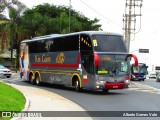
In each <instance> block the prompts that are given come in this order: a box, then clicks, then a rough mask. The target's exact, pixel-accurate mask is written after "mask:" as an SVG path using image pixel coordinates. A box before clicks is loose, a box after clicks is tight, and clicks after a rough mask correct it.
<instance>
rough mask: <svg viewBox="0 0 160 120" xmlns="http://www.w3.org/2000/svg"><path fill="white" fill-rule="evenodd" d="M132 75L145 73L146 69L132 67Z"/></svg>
mask: <svg viewBox="0 0 160 120" xmlns="http://www.w3.org/2000/svg"><path fill="white" fill-rule="evenodd" d="M133 73H147V67H141V66H137V67H136V66H134V67H133Z"/></svg>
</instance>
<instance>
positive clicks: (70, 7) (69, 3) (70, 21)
mask: <svg viewBox="0 0 160 120" xmlns="http://www.w3.org/2000/svg"><path fill="white" fill-rule="evenodd" d="M68 30H69V33H70V32H71V0H69V29H68Z"/></svg>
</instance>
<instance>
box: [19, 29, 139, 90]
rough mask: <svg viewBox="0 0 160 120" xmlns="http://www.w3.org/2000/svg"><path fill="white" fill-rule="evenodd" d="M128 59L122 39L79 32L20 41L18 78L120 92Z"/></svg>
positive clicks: (76, 88) (124, 81)
mask: <svg viewBox="0 0 160 120" xmlns="http://www.w3.org/2000/svg"><path fill="white" fill-rule="evenodd" d="M130 57H133V58H134V60H135V65H138V59H137V57H136V56H135V55H133V54H129V53H128V52H127V48H126V46H125V43H124V40H123V37H122V36H121V35H119V34H115V33H106V32H102V31H101V32H100V31H83V32H76V33H70V34H52V35H46V36H41V37H35V38H33V39H31V40H24V41H22V42H21V45H20V63H21V68H20V70H21V71H22V78H23V79H25V80H28V81H30V82H31V83H32V84H36V85H40V84H41V83H42V82H46V83H51V84H60V85H64V86H68V87H74V88H75V90H76V91H80V90H81V89H89V90H101V91H105V92H108V90H109V89H123V88H125V85H126V82H127V81H128V80H129V79H130V77H129V75H130V73H129V72H130V61H129V60H130ZM128 58H129V59H128Z"/></svg>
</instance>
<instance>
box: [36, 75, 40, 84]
mask: <svg viewBox="0 0 160 120" xmlns="http://www.w3.org/2000/svg"><path fill="white" fill-rule="evenodd" d="M35 82H36V85H37V86H40V85H41V82H40V79H39V76H36V80H35Z"/></svg>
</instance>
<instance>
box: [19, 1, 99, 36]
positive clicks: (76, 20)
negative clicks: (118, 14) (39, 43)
mask: <svg viewBox="0 0 160 120" xmlns="http://www.w3.org/2000/svg"><path fill="white" fill-rule="evenodd" d="M68 11H69V8H68V7H65V6H54V5H49V4H47V3H46V4H43V5H38V6H36V7H35V8H33V9H27V10H26V11H25V12H24V13H23V16H22V18H21V21H22V22H21V25H22V26H21V30H23V32H24V33H25V35H26V36H29V37H27V38H31V37H35V36H40V35H46V34H53V33H63V34H64V33H69V32H78V31H87V30H99V29H100V27H101V25H99V24H97V23H98V22H99V20H98V19H97V18H95V19H94V20H90V19H89V18H87V17H85V16H84V15H83V14H80V13H79V12H76V11H75V10H73V9H71V10H70V11H71V16H70V17H69V15H68ZM69 19H70V28H71V30H70V31H69ZM26 33H27V34H26ZM26 36H25V37H26Z"/></svg>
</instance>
